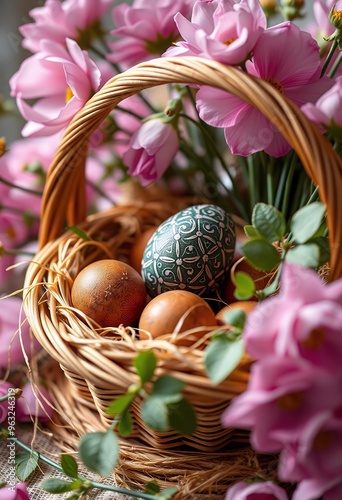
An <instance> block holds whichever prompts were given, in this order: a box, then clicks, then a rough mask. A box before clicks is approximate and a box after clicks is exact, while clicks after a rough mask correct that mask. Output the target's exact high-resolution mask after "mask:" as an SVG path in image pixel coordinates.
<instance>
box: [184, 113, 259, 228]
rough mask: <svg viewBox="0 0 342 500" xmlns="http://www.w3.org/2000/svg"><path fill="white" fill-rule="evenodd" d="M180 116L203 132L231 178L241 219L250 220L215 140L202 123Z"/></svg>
mask: <svg viewBox="0 0 342 500" xmlns="http://www.w3.org/2000/svg"><path fill="white" fill-rule="evenodd" d="M179 116H181V117H183V118H184V119H186V120H189V121H190V122H191V123H193V124H194V125H195V126H196V127H198V128H199V129H200V130H201V132H202V134H203V137H204V138H205V139H206V140H207V143H208V145H209V148H210V149H211V150H212V151H213V152H214V154H215V156H216V157H217V159H218V160H219V162H220V164H221V166H222V167H223V169H224V171H225V172H226V173H227V175H228V177H229V180H230V182H231V184H232V188H233V192H232V193H231V196H232V199H233V200H234V203H235V204H236V207H237V208H238V210H239V212H240V215H241V217H243V218H244V219H245V220H248V219H249V217H248V214H247V211H246V208H245V206H244V204H243V201H242V198H241V194H240V192H239V190H238V188H237V186H236V183H235V180H234V178H233V176H232V174H231V173H230V171H229V168H228V167H227V164H226V162H225V160H224V158H223V156H222V155H221V153H220V151H219V150H218V149H217V147H216V144H215V141H214V140H213V138H212V137H211V135H210V134H209V133H208V131H207V129H206V128H205V127H203V126H202V125H201V123H199V122H197V121H196V120H194V119H193V118H191V117H190V116H188V115H186V114H183V113H180V114H179ZM216 180H217V181H218V182H219V184H221V185H222V186H223V187H224V189H226V190H227V186H226V185H225V184H224V183H223V182H222V181H221V179H220V178H217V179H216Z"/></svg>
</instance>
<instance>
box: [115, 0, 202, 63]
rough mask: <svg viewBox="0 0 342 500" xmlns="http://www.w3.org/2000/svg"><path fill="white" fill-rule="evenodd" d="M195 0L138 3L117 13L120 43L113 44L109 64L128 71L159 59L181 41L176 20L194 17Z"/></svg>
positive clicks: (153, 0) (148, 0)
mask: <svg viewBox="0 0 342 500" xmlns="http://www.w3.org/2000/svg"><path fill="white" fill-rule="evenodd" d="M193 3H194V0H161V1H160V0H158V1H157V0H135V1H134V2H133V4H132V5H131V6H130V5H127V4H124V3H123V4H120V5H118V6H117V7H115V8H114V9H113V20H114V24H115V25H116V28H115V29H114V30H112V31H111V33H110V34H111V35H113V36H114V37H115V38H116V39H115V40H114V41H112V42H109V43H108V45H109V48H110V50H111V52H110V54H109V55H108V60H109V61H112V62H114V63H120V64H121V65H122V67H123V68H125V69H126V68H128V67H130V66H133V65H134V64H136V63H139V62H142V61H146V60H149V59H153V58H154V57H157V56H159V55H161V54H163V52H165V50H166V49H167V48H168V47H169V46H170V45H171V44H172V43H173V42H174V41H175V40H177V39H178V38H179V33H178V30H177V26H176V24H175V21H174V16H175V14H176V13H177V12H180V13H181V14H183V15H184V16H185V17H190V14H191V9H192V6H193Z"/></svg>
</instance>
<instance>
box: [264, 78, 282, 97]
mask: <svg viewBox="0 0 342 500" xmlns="http://www.w3.org/2000/svg"><path fill="white" fill-rule="evenodd" d="M265 82H268V83H270V84H271V85H273V87H274V88H275V89H277V90H278V91H279V92H280V93H281V94H283V93H284V88H283V86H282V84H281V83H279V82H278V81H277V80H274V78H265Z"/></svg>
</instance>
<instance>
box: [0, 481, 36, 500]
mask: <svg viewBox="0 0 342 500" xmlns="http://www.w3.org/2000/svg"><path fill="white" fill-rule="evenodd" d="M0 500H30V497H29V493H28V491H27V488H26V483H23V482H21V483H17V484H16V485H15V486H11V485H9V484H7V485H6V486H3V487H2V488H0Z"/></svg>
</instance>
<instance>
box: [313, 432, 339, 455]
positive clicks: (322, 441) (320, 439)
mask: <svg viewBox="0 0 342 500" xmlns="http://www.w3.org/2000/svg"><path fill="white" fill-rule="evenodd" d="M333 440H334V433H333V432H331V431H321V432H319V433H318V434H317V436H316V437H315V439H314V442H313V445H312V447H313V449H314V450H315V451H321V450H324V449H325V448H328V446H330V445H331V443H332V442H333Z"/></svg>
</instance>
